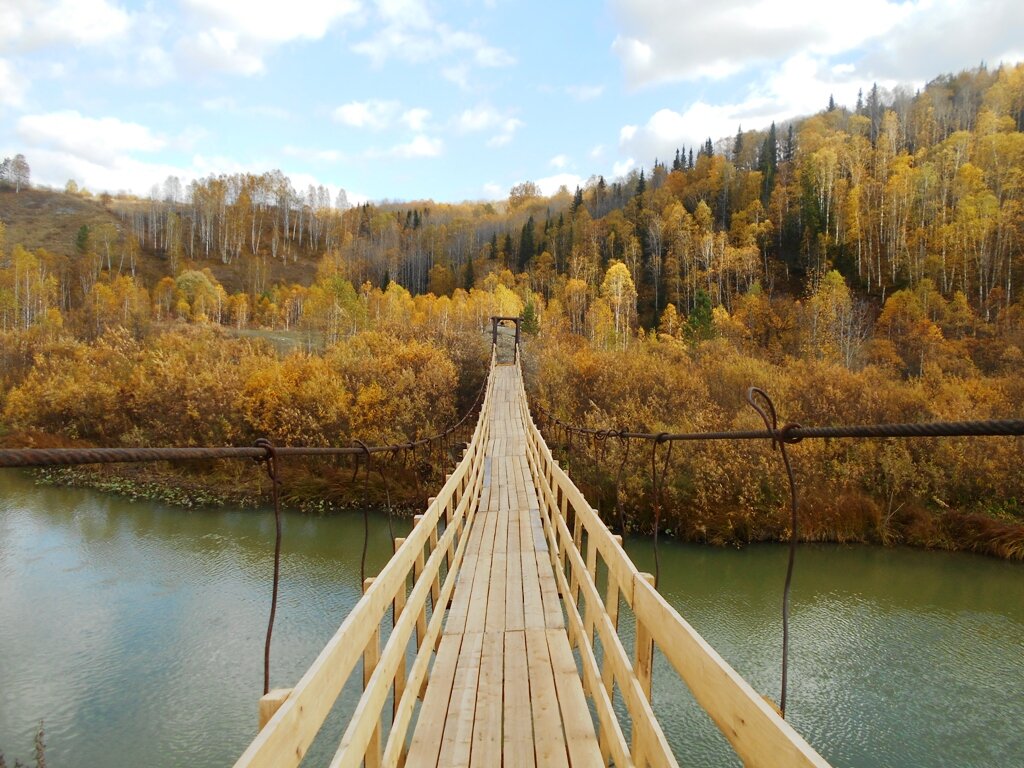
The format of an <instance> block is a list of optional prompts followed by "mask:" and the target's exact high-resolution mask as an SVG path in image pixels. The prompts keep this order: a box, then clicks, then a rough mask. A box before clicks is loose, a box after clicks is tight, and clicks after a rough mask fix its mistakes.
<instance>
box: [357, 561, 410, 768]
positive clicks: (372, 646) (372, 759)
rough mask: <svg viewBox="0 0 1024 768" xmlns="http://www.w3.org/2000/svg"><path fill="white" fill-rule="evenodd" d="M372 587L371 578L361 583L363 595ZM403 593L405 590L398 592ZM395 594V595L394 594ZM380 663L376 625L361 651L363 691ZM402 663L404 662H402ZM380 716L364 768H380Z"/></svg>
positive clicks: (368, 748)
mask: <svg viewBox="0 0 1024 768" xmlns="http://www.w3.org/2000/svg"><path fill="white" fill-rule="evenodd" d="M372 586H373V577H372V576H371V577H370V578H368V579H365V580H364V581H363V594H364V595H365V594H366V593H367V592H369V591H370V587H372ZM400 591H402V592H404V591H405V590H404V589H402V590H400ZM396 594H397V593H396ZM379 661H380V625H379V624H378V625H377V628H376V630H375V631H374V633H373V635H372V636H371V637H370V642H369V643H367V644H366V649H365V650H364V651H363V690H364V691H365V690H366V686H367V685H369V683H370V678H371V677H373V671H374V670H375V669H377V662H379ZM403 663H404V660H403ZM380 730H381V729H380V716H379V715H378V716H377V723H376V725H375V726H374V729H373V735H372V736H371V737H370V743H369V745H368V746H367V747H366V755H365V756H364V758H363V759H364V761H365V765H366V768H380V764H381V744H380Z"/></svg>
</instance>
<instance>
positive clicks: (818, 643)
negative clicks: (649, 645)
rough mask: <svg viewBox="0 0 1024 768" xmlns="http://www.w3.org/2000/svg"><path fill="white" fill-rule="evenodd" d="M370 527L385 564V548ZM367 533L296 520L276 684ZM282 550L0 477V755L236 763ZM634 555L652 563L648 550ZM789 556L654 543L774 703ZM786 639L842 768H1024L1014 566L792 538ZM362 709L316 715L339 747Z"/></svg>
mask: <svg viewBox="0 0 1024 768" xmlns="http://www.w3.org/2000/svg"><path fill="white" fill-rule="evenodd" d="M371 521H372V529H371V537H370V562H369V564H368V568H367V571H368V572H369V573H374V572H376V571H377V570H378V569H379V568H380V566H381V565H382V564H383V563H384V562H385V561H386V559H387V556H388V554H389V552H390V544H389V533H388V527H387V523H386V522H385V520H384V519H383V517H381V516H375V517H373V518H371ZM395 529H396V530H395V533H396V535H402V532H404V531H405V530H407V529H408V524H407V523H406V522H404V521H397V520H396V521H395ZM362 536H363V529H362V517H361V516H360V515H358V514H344V515H336V516H331V517H311V516H307V515H301V514H287V515H286V518H285V524H284V555H283V561H282V582H281V602H280V607H279V610H278V616H277V624H276V629H275V634H274V648H273V661H272V684H274V685H280V686H287V685H291V684H293V683H294V682H295V681H297V680H298V678H299V677H300V676H301V674H302V673H303V671H305V669H306V668H307V667H308V665H309V664H310V662H311V661H312V660H313V659H314V658H315V657H316V655H317V653H318V652H319V651H320V649H321V648H322V647H323V645H324V643H325V642H326V641H327V639H328V638H329V637H330V636H331V635H332V634H333V632H334V630H335V629H336V628H337V626H338V624H339V623H340V622H341V620H342V619H343V618H344V616H345V614H346V612H347V611H348V610H349V608H350V607H351V606H352V605H353V604H354V603H355V601H356V599H357V597H358V594H359V589H358V583H359V555H360V549H361V546H362ZM272 548H273V515H272V514H271V513H269V512H267V511H266V510H259V511H254V510H232V509H213V510H196V511H183V510H181V509H174V508H169V507H164V506H161V505H158V504H153V503H150V502H141V501H140V502H131V501H128V500H125V499H122V498H119V497H113V496H107V495H103V494H99V493H96V492H93V491H89V490H82V489H64V488H48V487H38V486H36V485H34V484H33V483H32V481H31V479H29V478H27V477H25V476H23V475H20V474H17V473H13V472H11V471H7V470H4V471H0V751H3V752H4V754H5V755H6V758H7V762H8V765H13V762H14V758H16V757H20V758H21V759H22V760H23V761H31V757H32V744H33V737H34V734H35V730H36V727H37V725H38V723H39V721H40V720H45V731H46V742H47V752H46V756H47V762H48V765H49V766H50V768H61V767H62V766H89V767H92V766H95V767H97V768H99V767H101V766H102V767H103V768H118V767H120V766H125V767H127V766H133V767H135V766H179V765H188V766H197V767H201V766H222V765H230V764H231V763H232V762H233V761H234V759H235V758H236V757H237V756H238V754H239V753H240V752H241V751H242V749H244V747H245V745H246V744H247V743H248V742H249V741H250V740H251V738H252V737H253V735H254V730H255V709H256V701H257V699H258V698H259V694H260V692H261V690H262V650H263V633H264V629H265V621H266V614H267V609H268V604H269V595H270V573H271V555H272V551H273V550H272ZM627 548H628V549H629V550H630V554H631V555H632V556H633V557H634V559H635V560H636V562H637V564H638V565H639V566H640V567H641V568H643V569H647V570H652V569H653V557H652V552H651V549H650V545H649V544H648V543H647V542H646V541H641V540H634V541H629V542H627ZM785 557H786V552H785V548H783V547H780V546H756V547H748V548H746V549H743V550H722V549H708V548H701V547H692V546H680V545H674V544H671V543H668V544H665V543H664V542H663V544H662V551H661V563H662V575H661V591H662V592H663V593H664V594H665V596H666V597H667V598H668V600H669V601H670V602H671V603H673V605H675V606H676V607H677V608H678V609H679V610H680V612H681V613H682V614H683V615H684V616H685V617H686V618H687V619H688V620H689V621H690V622H691V623H692V624H693V625H694V627H696V629H697V630H698V631H700V632H701V633H702V634H703V635H704V637H705V638H706V639H707V640H708V641H709V642H710V643H711V644H712V645H713V646H714V647H715V648H716V649H717V650H718V651H719V653H721V654H722V656H723V657H724V658H725V659H726V660H727V661H728V662H729V663H731V664H732V665H733V666H734V667H735V668H736V670H737V671H738V672H739V673H740V674H741V675H743V676H744V677H745V678H746V679H747V680H748V681H750V683H751V684H752V685H753V686H754V687H755V688H756V689H757V690H759V691H761V692H763V693H767V694H770V695H772V696H773V697H775V698H777V697H778V685H779V646H780V642H781V626H780V619H779V604H780V594H781V588H782V580H783V575H784V569H785ZM791 626H792V650H791V653H792V657H791V672H790V691H789V720H790V722H791V723H792V724H793V725H794V727H796V729H797V730H798V731H800V732H801V733H802V734H803V735H804V736H805V737H806V738H807V739H808V741H810V742H811V744H813V745H814V746H815V747H816V748H817V749H818V750H819V751H820V752H821V753H822V754H823V755H824V756H825V757H826V758H827V759H828V760H830V761H831V762H832V763H833V764H834V765H837V766H1024V565H1022V564H1020V563H1006V562H1000V561H997V560H992V559H987V558H983V557H978V556H972V555H965V554H946V553H937V552H922V551H914V550H906V549H895V550H886V549H879V548H869V547H838V546H803V547H801V549H800V551H799V555H798V560H797V571H796V577H795V581H794V591H793V609H792V625H791ZM357 695H358V686H357V685H350V686H349V687H348V689H346V691H345V692H344V694H343V696H342V699H341V701H340V703H339V705H338V707H336V711H335V712H334V713H333V714H332V716H331V718H330V719H329V721H328V725H327V726H326V728H325V730H326V731H330V732H331V733H333V735H334V737H335V741H336V740H337V738H338V737H340V732H341V729H342V728H343V719H344V716H345V710H346V708H351V706H352V704H353V702H354V701H355V697H356V696H357ZM654 695H655V711H656V712H657V713H658V715H659V718H660V720H661V722H662V725H663V727H664V729H665V731H666V733H667V735H668V737H669V740H670V742H671V743H672V744H673V747H674V749H675V750H676V754H677V757H678V758H679V759H680V763H681V764H684V765H698V766H703V765H706V766H717V765H736V764H738V763H737V761H736V760H735V758H734V757H732V756H731V753H729V751H728V749H727V746H726V745H725V742H724V740H723V739H722V737H721V736H720V735H718V733H717V730H716V729H715V728H714V726H713V725H712V724H711V723H710V721H709V720H708V718H707V716H706V715H704V714H703V712H702V711H701V710H700V709H699V708H698V707H697V706H696V705H695V704H694V702H693V700H692V699H691V697H690V696H689V694H688V692H687V691H686V689H685V686H683V685H682V683H680V682H679V680H678V679H677V678H676V677H675V676H674V674H673V673H672V672H671V671H670V670H669V668H668V666H667V664H666V663H665V661H664V659H659V660H656V664H655V682H654ZM325 754H328V746H327V745H326V744H325V745H322V746H321V747H320V748H319V749H315V750H314V754H313V755H312V757H314V758H315V757H317V756H318V755H319V756H322V755H325ZM307 762H309V761H307Z"/></svg>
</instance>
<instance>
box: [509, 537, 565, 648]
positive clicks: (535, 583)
mask: <svg viewBox="0 0 1024 768" xmlns="http://www.w3.org/2000/svg"><path fill="white" fill-rule="evenodd" d="M519 562H520V563H521V570H520V574H521V576H522V580H523V584H522V586H523V628H524V629H544V628H545V627H546V626H547V623H546V622H545V615H544V600H543V598H542V597H541V592H540V576H539V575H538V573H537V553H536V552H534V551H533V550H523V551H522V552H520V553H519ZM559 616H561V611H559Z"/></svg>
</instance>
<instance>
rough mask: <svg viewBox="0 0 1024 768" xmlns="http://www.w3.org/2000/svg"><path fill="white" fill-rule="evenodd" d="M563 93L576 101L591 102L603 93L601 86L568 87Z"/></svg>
mask: <svg viewBox="0 0 1024 768" xmlns="http://www.w3.org/2000/svg"><path fill="white" fill-rule="evenodd" d="M565 92H566V93H567V94H569V95H570V96H572V97H573V98H574V99H576V101H592V100H594V99H596V98H597V97H599V96H600V95H601V94H602V93H604V86H603V85H569V86H566V88H565Z"/></svg>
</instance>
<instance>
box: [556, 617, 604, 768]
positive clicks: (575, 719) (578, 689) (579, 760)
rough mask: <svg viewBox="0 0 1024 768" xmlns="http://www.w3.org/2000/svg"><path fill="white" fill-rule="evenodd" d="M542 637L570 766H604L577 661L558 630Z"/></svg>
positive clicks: (566, 640)
mask: <svg viewBox="0 0 1024 768" xmlns="http://www.w3.org/2000/svg"><path fill="white" fill-rule="evenodd" d="M545 636H546V638H547V643H548V651H549V653H550V654H551V668H552V670H553V671H554V674H555V687H556V689H557V690H558V706H559V707H560V709H561V711H562V723H563V726H564V728H565V741H566V744H567V745H568V747H569V763H570V764H571V765H573V766H574V767H575V766H591V765H603V764H605V762H604V760H603V757H602V754H601V749H600V748H599V746H598V741H597V733H596V731H595V730H594V721H593V720H591V718H590V709H589V708H588V707H587V699H586V696H584V694H583V685H582V684H581V681H580V675H579V671H578V670H577V669H576V660H575V659H574V658H573V656H572V649H571V648H570V647H569V638H568V637H567V636H566V634H565V632H563V631H561V630H557V629H549V630H546V631H545Z"/></svg>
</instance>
